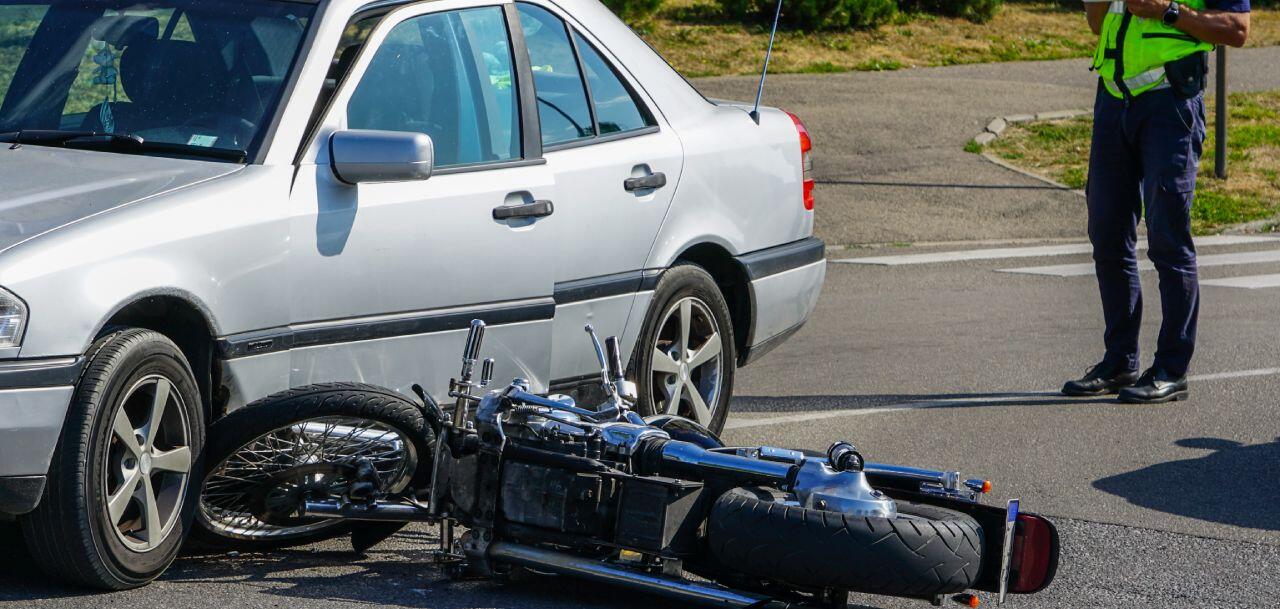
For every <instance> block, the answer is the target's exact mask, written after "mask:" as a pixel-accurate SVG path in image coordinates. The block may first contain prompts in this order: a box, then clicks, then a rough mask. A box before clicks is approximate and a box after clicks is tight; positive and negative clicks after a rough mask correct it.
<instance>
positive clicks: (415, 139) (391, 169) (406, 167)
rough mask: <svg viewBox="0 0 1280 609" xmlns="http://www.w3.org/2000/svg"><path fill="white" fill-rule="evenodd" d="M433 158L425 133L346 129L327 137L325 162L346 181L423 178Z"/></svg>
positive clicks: (427, 174)
mask: <svg viewBox="0 0 1280 609" xmlns="http://www.w3.org/2000/svg"><path fill="white" fill-rule="evenodd" d="M434 160H435V148H434V146H433V144H432V143H431V136H429V135H427V134H425V133H409V132H404V131H373V130H367V129H349V130H346V131H338V132H335V133H334V134H333V135H331V136H329V165H330V166H331V167H332V168H333V175H334V176H336V177H337V178H338V179H339V180H341V181H342V182H344V183H347V184H363V183H369V182H408V181H414V180H425V179H427V178H429V177H431V169H432V165H433V164H434Z"/></svg>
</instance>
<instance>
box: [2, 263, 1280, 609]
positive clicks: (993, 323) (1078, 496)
mask: <svg viewBox="0 0 1280 609" xmlns="http://www.w3.org/2000/svg"><path fill="white" fill-rule="evenodd" d="M919 251H922V250H921V249H920V248H912V249H904V250H895V251H893V252H886V253H887V254H903V253H915V252H919ZM924 251H928V250H924ZM1253 251H1280V241H1274V242H1265V243H1253V244H1244V245H1231V246H1214V247H1202V248H1201V253H1202V255H1217V254H1227V253H1232V252H1253ZM835 257H839V256H833V258H835ZM1087 260H1088V258H1087V256H1081V255H1076V256H1056V257H1046V258H1018V259H1006V260H980V261H970V262H951V263H935V264H922V265H907V266H889V267H885V266H872V265H847V264H840V263H832V264H830V269H829V274H828V283H827V287H826V290H825V291H824V294H823V297H822V300H821V302H820V305H819V309H818V311H817V313H816V314H815V317H814V318H813V320H812V321H811V322H810V323H809V325H808V326H806V327H805V328H804V329H803V330H802V331H801V332H800V333H799V334H797V335H796V336H795V337H794V338H793V339H792V340H791V341H790V342H788V343H787V344H785V345H784V346H782V347H781V348H779V349H778V350H777V351H775V352H773V353H772V354H770V355H769V356H768V357H767V358H765V359H764V360H763V361H761V362H759V363H757V364H754V365H752V366H751V367H748V368H746V369H744V370H743V371H742V372H741V374H740V376H739V379H740V381H739V386H738V389H737V395H738V397H737V398H736V399H735V402H734V416H732V417H731V419H730V423H729V430H728V431H727V437H728V439H729V440H730V441H732V442H735V443H765V442H767V443H770V444H774V445H781V446H796V447H812V448H823V447H825V446H826V445H827V444H828V443H829V442H831V441H833V440H837V439H848V440H852V441H853V442H855V443H856V444H857V445H858V446H859V448H860V449H861V450H862V451H863V452H864V453H865V454H866V455H867V456H868V458H869V459H872V460H875V461H882V462H889V463H902V464H911V465H919V466H926V467H943V468H956V469H961V470H963V471H965V472H966V473H969V474H973V475H980V476H983V477H987V478H990V479H991V480H993V481H994V484H995V491H994V493H993V497H992V500H993V501H1003V500H1004V499H1006V498H1008V497H1014V496H1017V497H1021V498H1022V499H1023V500H1024V506H1025V508H1026V509H1030V510H1033V511H1039V512H1042V513H1044V514H1047V515H1049V516H1051V517H1053V518H1054V519H1055V521H1056V522H1057V523H1058V524H1059V526H1060V529H1061V533H1062V540H1063V546H1064V557H1063V563H1062V570H1061V572H1060V574H1059V578H1058V580H1057V581H1056V582H1055V584H1054V585H1053V586H1052V587H1051V588H1049V589H1048V590H1047V591H1045V592H1044V593H1042V594H1040V595H1037V596H1033V597H1027V598H1018V599H1016V601H1015V602H1016V604H1015V605H1014V606H1017V607H1066V606H1071V607H1117V608H1120V607H1125V608H1128V607H1175V606H1187V607H1239V608H1245V607H1249V608H1252V607H1264V606H1275V596H1274V590H1275V589H1276V588H1277V587H1280V568H1278V567H1277V565H1280V485H1277V479H1278V478H1280V417H1278V416H1277V415H1278V414H1280V406H1278V400H1277V398H1276V395H1277V394H1278V393H1280V329H1277V326H1276V324H1275V320H1276V319H1280V298H1277V296H1278V295H1280V288H1271V289H1256V290H1246V289H1238V288H1226V287H1209V286H1206V287H1205V289H1204V296H1203V299H1204V314H1203V321H1202V340H1201V346H1200V350H1199V353H1198V355H1197V358H1196V362H1195V370H1194V371H1193V374H1195V375H1198V377H1199V379H1198V380H1197V381H1196V382H1195V383H1194V384H1193V386H1192V391H1193V397H1192V399H1191V400H1190V401H1188V402H1182V403H1178V404H1176V405H1166V406H1149V407H1142V406H1125V405H1119V404H1116V403H1113V402H1112V401H1111V400H1101V399H1099V400H1090V399H1083V400H1081V399H1066V398H1061V397H1059V396H1056V395H1054V394H1053V392H1052V391H1051V390H1052V389H1053V388H1056V387H1057V386H1058V385H1059V384H1060V383H1061V381H1062V380H1063V379H1065V378H1067V377H1068V376H1072V375H1076V374H1078V373H1080V372H1082V371H1083V369H1084V368H1085V367H1086V366H1087V365H1089V364H1090V363H1092V361H1093V360H1094V359H1095V358H1096V356H1097V355H1099V343H1100V336H1099V334H1100V330H1099V328H1100V323H1101V322H1100V314H1099V312H1098V306H1097V304H1096V303H1095V300H1094V298H1095V296H1094V294H1095V287H1094V285H1093V279H1092V278H1091V277H1088V276H1077V277H1051V276H1042V275H1026V274H1009V273H1001V272H997V271H998V270H999V269H1008V268H1016V267H1037V266H1045V265H1060V264H1067V263H1081V262H1087ZM1275 273H1280V262H1271V263H1263V264H1248V265H1239V266H1215V267H1212V268H1206V269H1204V270H1203V272H1202V274H1203V276H1204V278H1205V279H1210V280H1211V279H1218V278H1224V277H1239V276H1253V275H1262V274H1275ZM1144 279H1145V280H1146V281H1145V284H1146V287H1147V288H1148V294H1151V297H1150V300H1149V301H1148V310H1149V311H1155V310H1158V307H1157V298H1156V296H1155V289H1154V288H1155V284H1154V274H1153V273H1144ZM1155 321H1156V320H1154V319H1153V320H1151V322H1150V324H1149V326H1150V327H1149V328H1148V329H1149V330H1150V331H1148V332H1147V335H1148V336H1147V340H1146V343H1145V344H1146V346H1147V347H1148V348H1150V345H1151V342H1152V338H1151V337H1152V336H1153V335H1154V329H1155V328H1154V323H1155ZM1148 354H1149V351H1148ZM1148 357H1149V356H1148ZM0 530H2V529H0ZM10 533H11V531H10ZM0 535H2V533H0ZM433 539H434V537H433V531H432V530H430V529H426V528H422V529H414V530H411V531H409V532H406V533H402V534H400V535H398V536H397V537H396V538H395V539H394V540H393V541H392V542H390V543H388V544H386V545H383V546H380V547H378V548H375V549H374V550H373V551H372V552H370V554H369V555H368V556H365V557H356V556H354V555H352V554H351V553H350V552H349V551H347V550H346V548H345V547H344V545H343V544H342V543H340V542H332V543H327V544H320V545H318V546H315V547H310V548H304V549H300V550H290V551H286V552H278V553H273V554H254V555H242V556H234V557H232V556H226V555H217V556H185V557H183V558H181V559H180V560H179V561H178V563H177V564H176V565H175V566H174V568H173V569H172V570H170V571H169V572H168V573H167V574H166V575H165V576H164V577H163V578H162V579H161V581H159V582H157V583H155V584H153V585H152V586H150V587H148V588H145V589H142V590H137V591H132V592H126V593H120V594H112V595H94V594H86V593H84V592H83V591H78V590H72V589H67V588H63V587H59V586H57V585H55V584H52V583H50V582H48V581H47V580H45V579H44V578H42V577H41V576H40V575H39V574H38V573H37V572H36V571H35V570H34V569H33V568H32V567H31V566H30V565H29V561H28V560H26V559H25V558H24V557H23V554H22V553H21V551H20V549H18V548H19V546H17V545H16V544H13V545H10V546H9V547H10V549H9V550H7V551H6V552H4V553H3V556H0V606H3V607H49V608H66V609H71V608H82V607H83V608H89V607H114V606H120V607H130V608H136V609H142V608H147V607H157V608H159V607H164V608H173V607H182V608H184V609H186V608H190V609H203V608H211V609H212V608H221V607H318V608H321V607H322V608H326V609H327V608H338V607H368V606H384V607H414V608H450V609H452V608H456V609H471V608H481V607H504V608H507V607H509V608H536V609H542V608H545V609H559V608H568V607H599V608H602V609H603V608H606V607H609V608H622V609H629V608H632V607H637V608H638V607H653V606H669V605H668V604H666V603H665V602H662V601H658V600H655V599H652V598H649V597H645V596H639V595H634V594H629V593H620V592H618V591H617V590H611V589H608V588H603V587H600V586H595V585H584V584H581V583H579V582H574V581H567V580H560V579H552V580H548V581H544V582H537V583H532V584H519V585H506V586H499V585H496V584H491V583H487V582H449V581H447V580H445V579H443V577H442V576H441V574H440V572H438V571H436V570H434V569H432V568H430V567H429V566H426V565H425V564H424V562H425V561H426V553H425V550H426V548H427V547H428V546H429V544H430V542H431V541H432V540H433ZM6 545H9V544H6ZM855 600H856V602H858V603H861V604H862V605H863V606H866V607H872V608H881V609H888V608H897V607H923V606H926V605H924V604H923V603H920V602H917V601H906V600H899V599H883V598H875V597H858V598H857V599H855ZM987 600H988V601H989V602H990V599H987Z"/></svg>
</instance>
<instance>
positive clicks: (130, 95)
mask: <svg viewBox="0 0 1280 609" xmlns="http://www.w3.org/2000/svg"><path fill="white" fill-rule="evenodd" d="M314 11H315V7H314V5H312V4H306V3H300V2H286V1H270V0H255V1H253V2H245V1H243V0H157V1H154V2H136V1H129V0H124V1H122V0H43V1H41V2H32V1H23V0H0V100H2V101H0V141H9V142H17V143H22V144H31V145H57V146H67V147H71V146H80V147H97V148H99V149H107V150H110V151H112V152H126V153H132V154H162V155H176V156H193V157H209V158H215V159H225V160H236V161H243V160H245V159H247V158H249V157H250V155H252V154H253V152H254V151H255V150H256V149H257V147H258V146H260V145H261V140H262V139H263V137H264V132H265V131H266V128H265V127H266V124H267V123H269V122H270V121H271V119H272V117H274V115H275V111H276V106H277V105H278V104H279V103H280V98H281V97H282V95H283V92H284V89H285V86H286V82H287V81H288V78H289V75H290V73H291V72H292V70H293V66H294V63H295V61H296V60H297V57H298V54H299V50H300V49H301V47H302V42H303V39H304V37H305V35H306V32H307V27H308V25H309V24H310V22H311V18H312V15H313V13H314ZM121 136H127V137H121Z"/></svg>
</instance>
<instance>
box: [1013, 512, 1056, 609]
mask: <svg viewBox="0 0 1280 609" xmlns="http://www.w3.org/2000/svg"><path fill="white" fill-rule="evenodd" d="M1011 567H1012V569H1011V570H1012V571H1013V573H1012V577H1010V579H1009V591H1010V592H1016V593H1020V594H1030V593H1033V592H1039V591H1040V590H1043V589H1044V588H1045V587H1046V586H1048V585H1049V583H1050V582H1052V581H1053V576H1054V574H1055V573H1056V572H1057V570H1058V529H1057V528H1056V527H1054V526H1053V523H1051V522H1049V521H1048V520H1045V519H1044V518H1041V517H1040V516H1037V515H1035V514H1018V528H1017V533H1016V534H1015V535H1014V538H1013V560H1012V564H1011Z"/></svg>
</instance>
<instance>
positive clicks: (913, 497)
mask: <svg viewBox="0 0 1280 609" xmlns="http://www.w3.org/2000/svg"><path fill="white" fill-rule="evenodd" d="M881 490H883V491H884V492H885V493H886V494H887V495H889V496H890V497H892V498H893V499H895V500H901V501H911V502H914V503H927V504H930V505H936V506H938V507H942V508H947V509H949V510H955V511H957V512H962V513H964V514H968V515H969V516H970V517H971V518H973V519H974V520H977V521H978V524H980V525H982V536H983V548H984V550H983V554H982V571H981V572H980V574H979V576H978V581H977V582H976V583H975V584H974V586H973V588H974V589H975V590H981V591H983V592H999V590H1000V558H1001V556H1003V554H1004V520H1005V510H1004V508H1003V507H998V506H994V505H983V504H980V503H968V502H964V501H956V500H953V499H948V498H946V497H940V496H935V495H928V494H924V493H914V492H911V491H904V490H899V489H887V488H882V489H881ZM1017 522H1018V524H1017V528H1016V529H1015V530H1014V536H1013V554H1012V558H1011V560H1010V572H1011V575H1010V577H1009V592H1010V593H1011V594H1034V593H1036V592H1039V591H1041V590H1044V589H1045V588H1046V587H1047V586H1048V585H1049V584H1050V583H1052V582H1053V578H1054V576H1055V575H1057V572H1058V556H1059V554H1060V551H1061V548H1060V545H1059V539H1058V528H1057V527H1056V526H1054V524H1053V522H1051V521H1049V519H1047V518H1044V517H1043V516H1039V515H1037V514H1033V513H1030V512H1022V513H1020V514H1018V521H1017Z"/></svg>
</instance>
